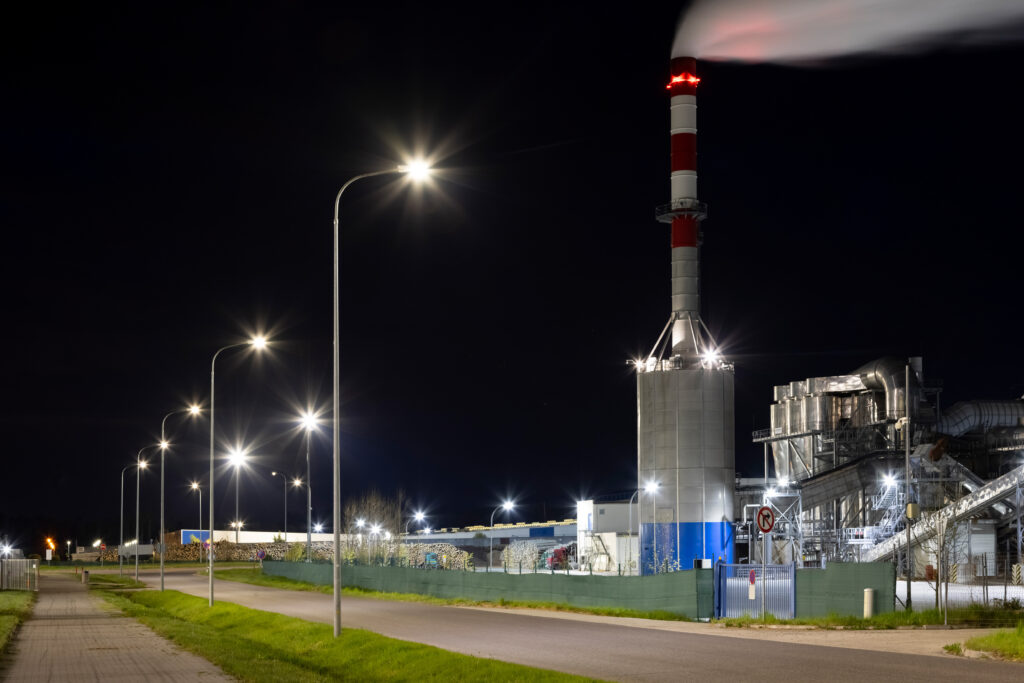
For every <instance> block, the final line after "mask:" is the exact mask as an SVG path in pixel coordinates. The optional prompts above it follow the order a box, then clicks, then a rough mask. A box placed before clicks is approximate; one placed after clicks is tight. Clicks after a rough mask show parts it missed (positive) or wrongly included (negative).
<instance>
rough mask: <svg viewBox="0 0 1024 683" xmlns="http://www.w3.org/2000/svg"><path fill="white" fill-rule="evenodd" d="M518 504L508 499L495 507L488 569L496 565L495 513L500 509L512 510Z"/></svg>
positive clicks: (492, 516)
mask: <svg viewBox="0 0 1024 683" xmlns="http://www.w3.org/2000/svg"><path fill="white" fill-rule="evenodd" d="M515 506H516V504H515V503H513V502H512V501H511V500H506V501H505V502H504V503H502V504H501V505H499V506H498V507H496V508H494V512H492V513H491V533H490V537H491V547H490V550H489V551H488V553H487V571H491V567H493V566H494V514H495V513H496V512H497V511H498V510H504V511H505V512H511V510H512V508H514V507H515Z"/></svg>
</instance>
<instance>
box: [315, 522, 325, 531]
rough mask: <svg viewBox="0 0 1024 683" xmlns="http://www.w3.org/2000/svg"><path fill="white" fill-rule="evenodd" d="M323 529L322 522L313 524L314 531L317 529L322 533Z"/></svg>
mask: <svg viewBox="0 0 1024 683" xmlns="http://www.w3.org/2000/svg"><path fill="white" fill-rule="evenodd" d="M323 530H324V525H323V524H321V523H320V522H317V523H316V524H314V525H313V531H315V532H317V533H320V532H321V531H323Z"/></svg>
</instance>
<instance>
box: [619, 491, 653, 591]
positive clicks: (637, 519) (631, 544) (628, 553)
mask: <svg viewBox="0 0 1024 683" xmlns="http://www.w3.org/2000/svg"><path fill="white" fill-rule="evenodd" d="M641 490H642V491H643V492H644V493H648V494H650V495H652V496H653V495H654V494H655V493H657V492H658V482H656V481H649V482H647V483H646V484H644V487H643V489H637V490H636V491H634V492H633V495H632V496H630V497H629V537H628V538H629V550H628V552H627V556H628V557H627V558H626V564H627V565H629V574H630V575H632V574H633V565H632V564H631V563H632V562H633V499H634V498H636V497H637V496H638V495H639V494H640V491H641ZM639 505H640V503H639V502H637V506H638V507H639ZM636 535H637V536H638V537H639V536H640V511H639V510H637V513H636ZM655 543H657V540H655ZM654 559H655V565H657V559H658V558H657V553H655V558H654ZM639 565H640V555H639V553H637V566H638V568H639Z"/></svg>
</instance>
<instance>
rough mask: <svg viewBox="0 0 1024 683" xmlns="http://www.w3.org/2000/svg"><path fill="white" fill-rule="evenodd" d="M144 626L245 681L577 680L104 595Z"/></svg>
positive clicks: (245, 611) (327, 630) (171, 601)
mask: <svg viewBox="0 0 1024 683" xmlns="http://www.w3.org/2000/svg"><path fill="white" fill-rule="evenodd" d="M103 595H104V597H105V598H106V599H107V600H109V601H110V602H111V603H113V604H114V605H115V606H117V607H119V608H120V609H122V610H123V611H124V612H125V613H126V614H127V615H128V616H131V617H134V618H136V619H138V620H139V621H141V622H142V623H144V624H146V625H147V626H149V627H150V628H152V629H153V630H154V631H156V632H157V633H159V634H160V635H162V636H165V637H167V638H169V639H170V640H172V641H174V642H175V643H177V644H178V645H180V646H181V647H183V648H185V649H186V650H190V651H192V652H194V653H196V654H198V655H200V656H202V657H205V658H206V659H208V660H210V661H211V662H213V663H214V664H216V665H218V666H219V667H221V668H222V669H223V670H224V671H226V672H227V673H228V674H230V675H232V676H236V677H238V678H239V679H240V680H243V681H258V682H262V681H268V682H269V681H282V680H286V681H329V680H353V681H398V680H427V681H430V680H436V681H440V680H445V681H448V680H474V681H483V680H500V681H582V680H587V679H582V678H579V677H576V676H570V675H568V674H562V673H558V672H555V671H547V670H544V669H534V668H532V667H526V666H521V665H518V664H509V663H507V662H500V661H496V660H493V659H480V658H476V657H470V656H468V655H461V654H456V653H454V652H448V651H446V650H441V649H439V648H435V647H430V646H428V645H420V644H417V643H410V642H406V641H402V640H395V639H393V638H386V637H384V636H380V635H377V634H375V633H371V632H369V631H363V630H359V629H344V630H343V631H342V635H341V637H340V638H337V639H335V638H334V637H333V628H332V627H331V626H330V625H328V624H316V623H312V622H309V621H305V620H303V619H296V618H295V617H286V616H283V615H280V614H274V613H271V612H263V611H260V610H254V609H249V608H247V607H242V606H240V605H234V604H231V603H226V602H220V603H217V604H216V605H214V606H213V607H208V606H207V602H206V600H205V599H204V598H197V597H193V596H190V595H185V594H183V593H179V592H178V591H164V592H163V593H160V592H157V591H140V592H133V593H122V594H116V593H110V592H107V593H103Z"/></svg>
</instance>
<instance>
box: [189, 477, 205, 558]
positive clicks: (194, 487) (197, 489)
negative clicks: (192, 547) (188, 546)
mask: <svg viewBox="0 0 1024 683" xmlns="http://www.w3.org/2000/svg"><path fill="white" fill-rule="evenodd" d="M190 488H191V489H192V490H193V491H195V492H196V493H198V494H199V561H200V562H202V561H203V489H201V488H200V487H199V482H198V481H194V482H192V485H191V487H190Z"/></svg>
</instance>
